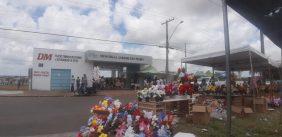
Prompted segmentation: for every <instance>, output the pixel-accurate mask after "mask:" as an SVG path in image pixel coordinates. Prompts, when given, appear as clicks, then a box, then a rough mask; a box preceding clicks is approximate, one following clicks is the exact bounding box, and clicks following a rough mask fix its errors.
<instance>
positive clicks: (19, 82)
mask: <svg viewBox="0 0 282 137" xmlns="http://www.w3.org/2000/svg"><path fill="white" fill-rule="evenodd" d="M20 86H21V80H20V79H18V80H17V89H18V90H19V89H20Z"/></svg>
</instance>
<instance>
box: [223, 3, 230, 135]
mask: <svg viewBox="0 0 282 137" xmlns="http://www.w3.org/2000/svg"><path fill="white" fill-rule="evenodd" d="M222 13H223V25H224V42H225V56H226V58H225V61H226V66H225V73H226V91H227V96H226V98H227V120H226V136H227V137H231V93H230V92H231V90H230V89H231V87H230V67H229V57H230V43H229V28H228V12H227V4H226V0H222Z"/></svg>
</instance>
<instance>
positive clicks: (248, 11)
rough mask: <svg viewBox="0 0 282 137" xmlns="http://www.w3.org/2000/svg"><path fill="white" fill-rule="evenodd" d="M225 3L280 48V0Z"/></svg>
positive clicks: (281, 4)
mask: <svg viewBox="0 0 282 137" xmlns="http://www.w3.org/2000/svg"><path fill="white" fill-rule="evenodd" d="M227 4H228V6H230V7H231V8H232V9H234V10H235V11H237V12H238V13H239V14H241V15H242V16H243V17H244V18H246V19H247V20H248V21H250V22H251V23H252V24H254V25H255V26H256V27H258V28H259V29H260V30H261V31H262V32H263V33H264V34H265V35H266V36H267V37H268V38H269V39H270V40H271V41H272V42H273V43H275V44H276V45H277V46H278V47H280V48H282V0H227Z"/></svg>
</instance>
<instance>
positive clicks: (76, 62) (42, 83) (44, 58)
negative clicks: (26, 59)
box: [32, 48, 93, 90]
mask: <svg viewBox="0 0 282 137" xmlns="http://www.w3.org/2000/svg"><path fill="white" fill-rule="evenodd" d="M40 65H41V66H42V65H43V66H42V67H40ZM92 68H93V66H92V64H90V63H87V62H85V56H84V52H77V51H66V50H53V49H38V48H35V49H34V51H33V76H32V89H33V90H50V88H51V87H50V86H51V85H50V82H51V69H71V74H72V75H74V76H75V78H76V77H80V79H81V77H82V76H83V74H86V75H87V76H88V77H87V79H88V85H89V86H90V84H91V82H90V81H91V79H92V74H91V70H92Z"/></svg>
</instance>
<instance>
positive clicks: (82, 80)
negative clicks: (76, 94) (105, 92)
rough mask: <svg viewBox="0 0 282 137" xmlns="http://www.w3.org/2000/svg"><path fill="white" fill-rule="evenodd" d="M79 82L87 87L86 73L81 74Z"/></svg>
mask: <svg viewBox="0 0 282 137" xmlns="http://www.w3.org/2000/svg"><path fill="white" fill-rule="evenodd" d="M81 82H82V84H83V88H86V87H87V78H86V74H83V77H82V79H81Z"/></svg>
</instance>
